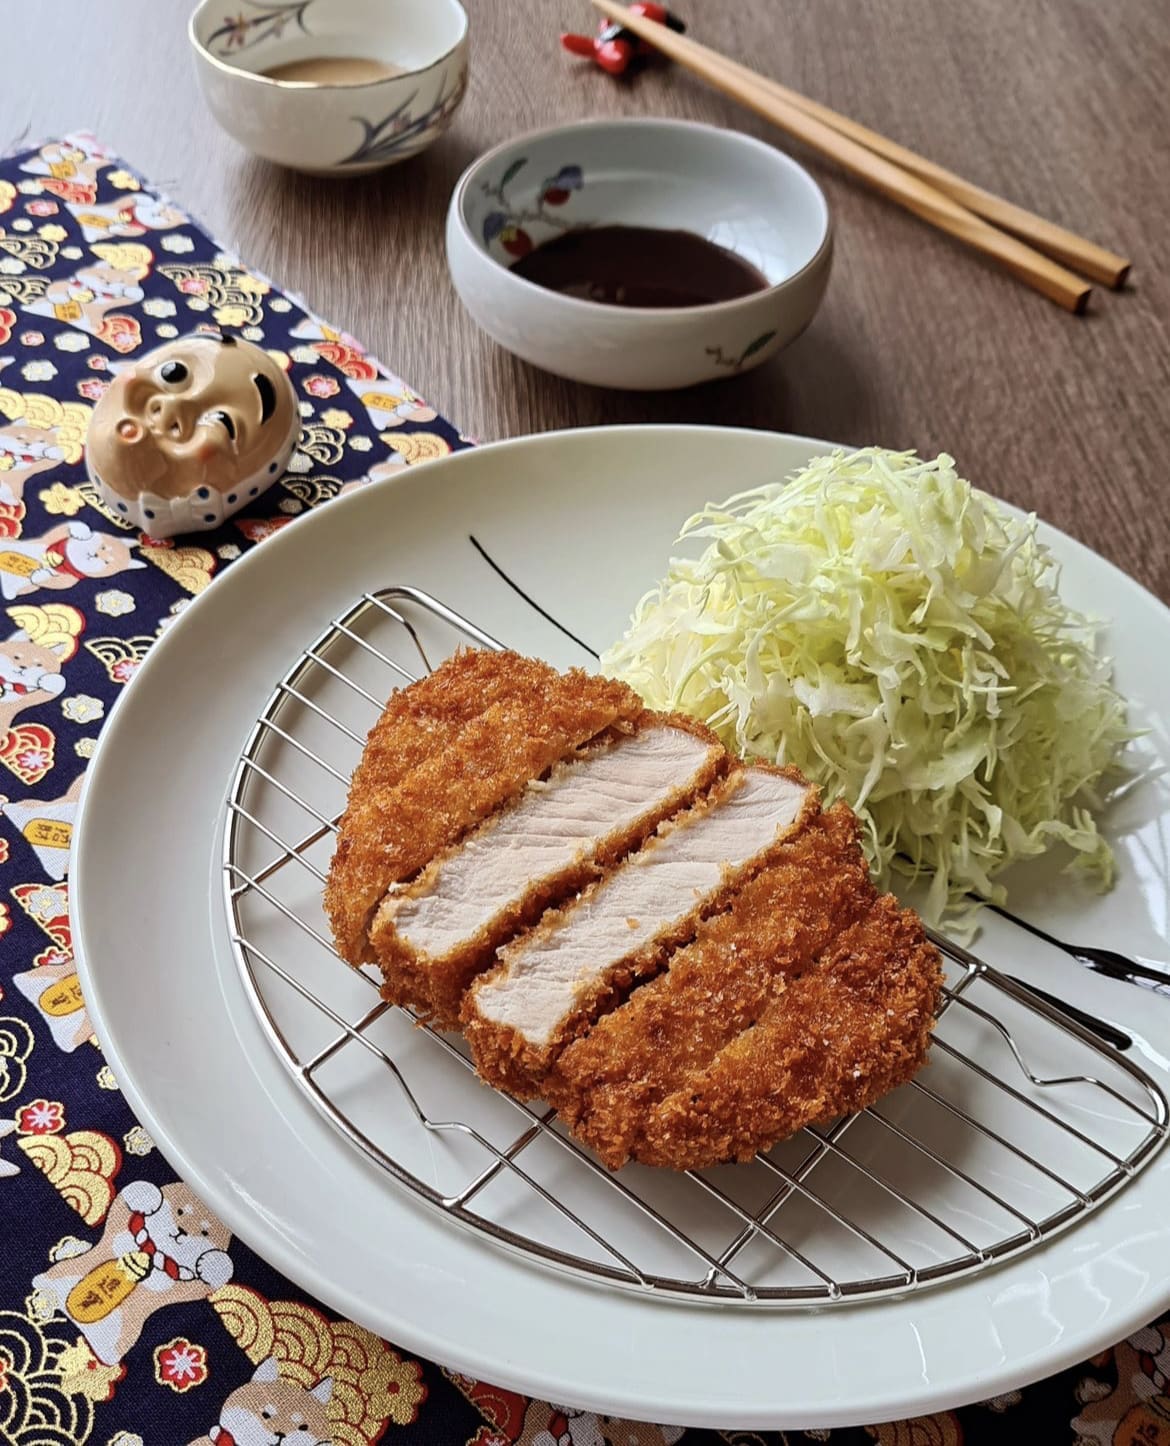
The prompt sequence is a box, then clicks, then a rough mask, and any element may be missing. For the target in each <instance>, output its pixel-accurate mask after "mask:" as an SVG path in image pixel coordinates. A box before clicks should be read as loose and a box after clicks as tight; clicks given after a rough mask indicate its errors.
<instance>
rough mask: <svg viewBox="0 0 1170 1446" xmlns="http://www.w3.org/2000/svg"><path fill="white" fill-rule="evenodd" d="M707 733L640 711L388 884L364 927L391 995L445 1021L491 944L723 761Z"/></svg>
mask: <svg viewBox="0 0 1170 1446" xmlns="http://www.w3.org/2000/svg"><path fill="white" fill-rule="evenodd" d="M725 764H726V755H725V753H724V750H723V748H722V746H721V745H720V744H719V742H718V740H717V739H715V737H714V736H713V735H712V734H709V733H707V732H706V730H705V729H701V728H699V727H697V726H695V725H690V724H687V723H685V722H681V721H673V720H669V719H663V718H659V717H657V716H656V715H654V714H647V715H646V716H645V717H643V718H642V719H640V720H639V722H638V724H637V725H635V727H634V729H633V730H632V731H630V732H611V733H610V734H609V735H608V736H607V737H606V738H604V739H603V740H602V741H601V742H598V743H596V744H593V745H592V746H590V747H588V748H587V749H585V750H584V751H583V752H582V753H580V754H579V755H577V756H575V757H573V758H571V759H569V760H567V761H565V762H562V763H559V764H557V765H556V767H555V768H553V770H552V772H551V774H550V775H549V777H548V778H547V779H540V780H534V781H532V782H531V783H530V784H529V785H528V787H527V788H526V789H525V790H524V792H523V793H522V794H521V795H520V797H519V798H518V799H516V800H515V801H514V802H513V803H511V804H509V805H508V806H506V807H505V808H503V809H501V810H500V811H499V812H498V813H495V814H493V815H492V816H491V817H490V818H488V819H486V820H485V821H484V822H483V823H482V824H480V825H479V826H478V827H477V828H476V829H474V830H473V831H472V832H471V833H470V834H468V835H467V837H466V838H464V839H463V840H462V842H461V843H459V844H458V845H456V846H455V847H453V848H451V849H448V850H447V851H446V852H444V853H443V854H440V855H439V857H438V858H436V859H435V860H434V861H433V862H432V863H431V864H430V865H429V866H428V867H427V868H426V869H424V870H423V872H422V873H421V874H420V875H419V876H418V877H417V878H416V879H415V880H413V881H412V882H411V883H409V884H403V885H393V886H392V887H391V889H390V891H389V893H388V894H387V895H386V898H385V899H384V900H383V902H382V905H381V907H380V908H379V910H378V913H377V916H376V918H375V920H374V924H373V928H372V930H371V940H372V943H373V947H374V952H375V954H376V956H377V959H378V962H379V964H380V966H381V968H382V972H383V975H384V977H385V980H386V984H387V993H388V995H389V996H390V997H397V998H399V999H401V1000H402V1001H404V1002H407V1003H413V1004H415V1005H416V1006H418V1007H422V1008H425V1009H426V1010H427V1012H428V1013H430V1014H431V1015H432V1016H433V1017H434V1018H436V1019H438V1020H440V1021H443V1022H451V1023H454V1022H455V1021H457V1019H458V1016H459V1007H460V1004H461V1002H462V999H463V993H464V991H465V989H466V988H467V986H468V984H469V983H470V982H471V980H472V979H473V978H474V977H475V975H476V974H477V973H478V972H479V971H480V970H481V969H484V968H485V967H486V966H487V965H489V964H490V963H492V962H493V959H494V954H495V950H496V948H497V947H498V946H499V945H500V944H501V943H502V942H504V941H505V940H506V939H509V938H511V937H512V936H513V935H514V934H516V933H517V932H518V931H519V930H520V929H521V928H523V927H526V926H527V925H529V924H532V923H535V921H536V920H537V919H539V917H540V915H541V914H542V913H543V912H544V910H545V909H546V908H547V907H548V905H549V904H550V903H551V902H553V901H558V900H560V899H563V898H565V897H566V896H567V895H568V894H570V893H572V892H574V891H576V890H578V889H580V888H582V887H584V886H585V885H586V884H587V883H589V882H591V881H592V880H594V879H597V878H600V877H601V874H602V871H603V870H604V869H605V868H607V867H609V866H610V865H612V864H614V863H616V862H617V861H618V860H620V859H621V858H622V857H624V855H625V854H626V853H628V852H629V851H630V849H631V848H633V847H635V846H636V845H638V844H640V843H641V842H642V841H643V840H644V839H645V838H646V837H647V836H648V835H649V834H651V833H652V832H653V831H654V829H655V828H656V827H657V826H658V824H659V823H661V821H662V820H663V819H665V818H667V817H669V816H670V815H671V814H673V813H675V812H677V810H678V809H680V808H682V807H684V806H685V805H686V804H688V803H690V802H692V801H693V800H694V798H695V797H696V795H697V794H698V793H699V792H700V791H701V790H703V789H705V788H706V787H707V786H708V785H709V784H710V783H711V782H712V781H713V780H714V778H715V777H716V775H717V774H718V773H719V772H720V771H721V770H722V769H723V768H724V766H725Z"/></svg>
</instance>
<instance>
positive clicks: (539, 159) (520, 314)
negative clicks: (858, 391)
mask: <svg viewBox="0 0 1170 1446" xmlns="http://www.w3.org/2000/svg"><path fill="white" fill-rule="evenodd" d="M588 226H628V227H653V228H659V229H662V230H667V231H670V230H676V231H680V230H681V231H689V232H692V233H694V234H696V235H698V236H700V237H703V238H704V239H705V240H707V241H710V242H713V243H715V244H716V245H717V246H720V247H722V248H724V249H725V250H729V251H732V252H734V253H736V255H737V256H739V257H740V258H742V259H743V260H744V261H746V262H748V263H749V264H750V265H751V266H752V267H753V268H754V269H755V270H756V271H757V272H759V273H762V276H763V279H764V281H765V282H766V283H767V284H766V286H764V287H763V288H762V289H760V290H756V291H752V292H750V293H749V294H747V295H745V296H739V297H737V298H735V299H734V300H731V301H720V302H712V303H707V304H703V305H698V306H666V307H654V308H648V307H634V306H619V305H614V304H611V303H609V302H604V301H595V300H592V299H586V298H584V297H581V296H575V295H566V294H564V293H563V292H560V291H555V290H551V289H549V288H547V287H544V286H540V285H537V284H536V283H535V282H533V281H530V280H527V279H526V278H525V277H523V276H520V275H517V274H516V272H515V271H514V270H512V269H511V268H512V267H513V265H514V264H515V262H516V261H518V260H519V259H520V258H522V257H524V256H526V255H527V254H528V253H529V252H531V251H532V249H533V248H534V247H537V246H540V245H541V244H542V243H544V242H547V241H549V240H551V239H553V238H555V237H557V236H559V235H562V234H564V233H565V232H567V231H570V230H575V229H577V228H579V227H588ZM447 260H448V265H449V267H450V270H451V277H452V280H453V281H454V283H455V288H456V290H457V291H458V293H459V295H460V297H461V298H462V300H463V304H464V305H465V306H466V308H467V310H468V311H469V312H470V313H471V316H472V317H473V318H474V320H475V321H476V322H477V324H478V325H479V326H480V327H481V328H482V329H483V330H484V331H486V332H487V333H488V335H489V336H491V337H493V338H494V339H495V340H496V341H497V342H499V343H500V345H501V346H503V347H506V348H507V349H508V350H509V351H511V352H514V353H515V354H516V355H517V356H519V357H522V358H523V359H524V360H525V361H528V362H531V363H532V364H533V365H534V366H538V367H541V368H542V369H543V370H545V371H549V372H555V373H556V374H557V375H559V376H564V377H569V378H571V379H573V380H574V381H581V382H589V383H592V384H593V385H596V386H605V387H622V388H628V389H632V390H657V389H659V388H671V387H687V386H692V385H694V384H695V383H697V382H705V381H711V380H714V379H716V378H718V377H726V376H733V375H735V374H737V373H739V372H743V371H747V370H749V369H750V368H752V367H755V366H759V364H760V363H761V362H763V361H766V360H767V359H768V358H769V357H770V356H772V355H773V354H774V353H776V352H777V351H779V350H780V348H781V347H783V346H786V345H787V344H788V343H789V342H791V341H793V340H794V339H795V338H796V337H797V336H799V335H800V333H801V332H802V331H803V330H804V329H805V327H806V326H807V325H808V324H809V322H810V321H811V320H812V318H813V315H814V314H815V312H816V309H817V307H818V305H819V304H820V301H821V297H822V296H823V295H824V290H825V286H826V284H827V282H828V278H829V267H830V264H831V261H832V226H831V223H830V219H829V208H828V205H827V204H826V202H825V198H824V195H823V194H822V192H821V189H820V187H819V186H818V185H817V184H816V182H815V181H814V180H813V179H812V177H811V176H810V175H809V174H808V172H807V171H805V170H804V169H803V167H801V166H798V165H797V164H796V162H795V161H793V160H791V159H790V158H789V157H788V156H786V155H784V154H783V153H782V152H781V151H778V150H776V149H775V148H774V147H772V146H769V145H765V144H764V143H763V142H762V141H758V140H754V139H752V138H751V137H750V136H746V135H743V134H741V133H740V132H738V131H731V130H721V129H719V128H718V127H716V126H708V125H699V124H695V123H693V122H689V121H675V120H617V121H584V122H579V123H577V124H573V125H565V126H558V127H555V128H553V129H549V130H543V131H538V132H534V133H532V134H531V135H526V136H522V137H520V138H519V139H516V140H511V141H508V142H506V143H505V144H504V145H501V146H497V147H496V148H495V149H494V150H492V151H489V152H488V153H487V154H486V155H484V156H481V157H480V158H479V160H477V161H475V162H474V163H473V164H472V165H471V167H470V168H469V169H468V170H467V171H465V172H464V174H463V176H462V177H461V178H460V180H459V182H458V184H457V185H456V187H455V192H454V195H453V196H452V198H451V205H450V208H449V210H448V213H447Z"/></svg>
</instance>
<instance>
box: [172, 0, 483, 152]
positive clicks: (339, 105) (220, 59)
mask: <svg viewBox="0 0 1170 1446" xmlns="http://www.w3.org/2000/svg"><path fill="white" fill-rule="evenodd" d="M232 8H233V9H234V8H235V7H232ZM226 9H227V7H225V6H224V5H223V4H222V0H202V3H201V4H200V5H199V6H198V7H197V8H196V10H195V12H194V14H193V15H192V16H191V20H190V23H189V25H188V35H189V37H190V41H191V46H192V49H193V51H194V54H195V68H196V71H197V73H198V75H199V82H200V84H201V86H202V87H203V93H204V95H205V96H206V98H207V103H208V105H209V106H210V107H211V110H212V114H213V115H214V116H215V118H216V120H217V121H218V122H219V123H220V125H221V126H223V128H224V130H225V131H227V132H228V134H229V135H231V136H233V137H234V138H235V139H236V140H237V141H239V143H240V144H241V145H242V146H244V147H245V148H246V149H247V150H249V151H252V152H254V153H255V154H256V155H258V156H263V157H264V158H265V159H266V160H269V161H276V162H277V163H278V164H279V165H282V166H291V167H292V168H293V169H294V170H297V171H308V172H309V173H310V174H312V175H331V176H356V175H361V174H362V173H364V172H366V171H376V170H379V169H380V168H381V167H383V166H392V165H394V164H396V163H397V162H398V161H404V160H406V158H407V157H408V156H413V155H417V154H418V152H419V151H421V150H424V149H425V148H426V147H427V146H429V145H430V144H431V142H432V141H433V140H435V138H436V137H437V136H439V135H441V134H442V133H443V131H445V130H446V129H447V126H448V125H449V124H450V122H451V118H452V116H453V115H454V114H455V111H456V110H457V109H458V107H459V103H460V101H462V99H463V94H464V91H465V90H466V89H467V50H468V47H467V14H466V12H465V11H464V9H463V6H462V5H460V4H459V3H458V0H393V3H391V4H387V3H385V0H281V3H272V0H242V3H241V5H240V8H239V13H238V14H236V15H235V16H232V15H228V14H226ZM337 57H346V58H350V57H353V58H358V59H362V60H366V61H371V60H372V61H380V62H382V63H384V64H386V65H388V66H393V67H397V68H398V70H399V72H400V73H399V74H396V75H390V76H387V77H384V78H382V79H376V80H369V81H362V82H358V83H340V84H339V83H336V82H321V81H315V80H311V81H305V80H275V79H273V78H272V77H271V76H268V75H263V74H261V72H262V71H267V70H271V69H273V67H275V66H282V65H286V64H289V63H291V62H293V61H303V60H317V59H329V58H337Z"/></svg>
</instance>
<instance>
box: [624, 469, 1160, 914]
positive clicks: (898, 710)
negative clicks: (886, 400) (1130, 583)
mask: <svg viewBox="0 0 1170 1446" xmlns="http://www.w3.org/2000/svg"><path fill="white" fill-rule="evenodd" d="M684 538H708V539H710V543H709V545H708V546H707V548H706V550H705V551H704V552H703V553H702V556H701V557H699V558H698V560H697V561H696V560H688V559H683V558H675V559H673V560H672V561H671V563H670V569H669V572H668V574H667V577H666V579H665V580H664V581H663V582H662V583H660V584H659V585H658V586H657V587H655V588H654V589H652V590H651V591H650V592H649V593H647V594H646V596H645V597H644V598H643V599H642V600H641V602H639V604H638V605H637V607H636V609H635V610H634V614H633V618H632V620H631V623H630V626H629V628H628V630H627V632H626V634H625V636H624V637H623V638H622V639H621V641H620V642H618V643H616V644H614V646H613V647H611V648H610V649H609V650H608V651H607V652H606V653H605V655H604V656H603V658H602V667H603V668H604V669H605V670H606V671H608V672H610V673H612V674H614V675H616V676H618V677H621V678H624V679H626V681H627V682H629V683H630V684H631V685H632V686H633V687H634V688H635V689H636V690H637V691H638V692H639V693H640V694H641V695H642V697H643V698H645V700H646V702H647V704H649V705H650V706H651V707H654V708H665V709H679V710H681V711H683V712H686V713H690V714H693V715H695V716H696V717H699V718H702V719H704V720H705V721H706V722H707V723H709V724H710V725H711V727H712V728H714V729H715V730H716V732H717V733H719V735H720V736H721V738H722V739H723V741H724V742H725V743H726V744H727V745H728V747H730V748H732V749H733V750H734V751H736V752H739V753H741V754H743V755H745V756H754V757H758V758H766V759H769V760H775V761H777V762H784V763H794V764H796V765H797V767H799V768H800V769H802V770H803V771H804V773H805V774H806V775H807V776H808V777H809V778H811V779H813V780H814V781H815V782H817V783H819V784H820V785H821V787H822V790H823V792H824V795H825V799H826V802H831V801H832V800H834V799H836V798H844V799H846V801H847V802H848V803H850V804H851V805H852V806H853V808H854V809H855V810H856V811H857V813H858V815H859V817H860V819H861V821H862V825H863V838H864V842H865V846H866V852H867V854H868V856H869V859H870V862H871V865H872V866H873V868H874V870H875V873H876V875H877V877H878V881H879V883H880V884H881V885H882V887H889V884H890V879H891V875H892V873H895V872H896V873H898V874H899V875H902V876H907V877H909V878H910V879H911V880H916V879H920V878H922V879H926V878H929V881H930V882H929V889H928V892H927V894H926V898H925V903H924V906H923V912H924V914H925V916H926V917H927V918H928V919H929V920H930V921H931V922H933V923H937V922H940V921H941V920H943V919H944V918H945V919H947V920H948V921H950V922H951V923H952V926H953V927H954V928H955V929H956V930H957V931H958V932H960V933H962V934H965V935H969V934H970V933H971V932H972V930H973V928H974V922H975V911H976V909H977V907H978V904H977V903H976V902H974V901H973V899H972V897H971V895H972V894H975V895H978V896H981V897H982V898H984V899H988V900H991V901H994V902H999V903H1002V902H1003V901H1004V899H1005V897H1006V895H1005V891H1004V889H1003V888H1002V887H1001V886H1000V885H997V884H995V883H993V878H994V876H995V875H996V874H998V873H999V872H1000V871H1001V870H1002V869H1004V868H1005V867H1006V866H1007V865H1009V864H1011V863H1013V862H1015V861H1016V860H1018V859H1023V858H1028V857H1030V856H1033V855H1037V854H1040V853H1043V852H1044V851H1045V850H1046V849H1047V848H1048V847H1049V846H1050V845H1052V844H1053V843H1056V842H1060V843H1062V844H1065V845H1067V846H1068V847H1069V848H1070V849H1071V850H1072V851H1073V857H1072V860H1071V863H1070V864H1069V867H1070V868H1071V869H1073V870H1075V871H1077V872H1079V873H1081V874H1084V875H1088V876H1091V877H1093V878H1094V879H1095V880H1096V881H1097V883H1098V884H1099V885H1100V886H1101V887H1102V888H1107V887H1108V886H1109V884H1110V883H1111V882H1112V876H1113V855H1112V852H1111V850H1110V848H1109V845H1108V844H1107V843H1106V841H1105V840H1104V839H1103V838H1102V837H1101V835H1100V834H1099V833H1098V831H1097V827H1096V823H1095V821H1094V816H1093V815H1094V810H1099V809H1100V807H1101V806H1102V804H1103V802H1104V798H1105V787H1104V785H1105V782H1106V779H1107V775H1109V774H1110V772H1111V770H1112V769H1114V768H1115V767H1116V766H1117V764H1118V757H1119V752H1120V750H1121V748H1122V747H1123V745H1124V744H1125V742H1126V741H1127V740H1128V739H1129V738H1130V737H1131V736H1132V735H1131V734H1130V733H1129V732H1128V730H1127V727H1126V719H1125V702H1124V700H1123V699H1122V698H1121V696H1120V695H1119V694H1118V693H1117V692H1116V691H1115V690H1114V688H1113V687H1112V686H1111V678H1112V667H1111V664H1110V663H1109V661H1108V660H1107V659H1104V658H1102V657H1100V656H1098V654H1097V651H1096V642H1097V631H1098V629H1097V627H1096V625H1095V624H1094V623H1092V622H1091V621H1090V620H1089V619H1088V618H1087V617H1085V616H1083V615H1082V614H1080V613H1076V612H1074V611H1072V610H1071V609H1070V608H1068V607H1067V606H1066V605H1065V604H1064V603H1063V602H1062V601H1061V599H1060V596H1059V594H1058V591H1057V584H1058V580H1059V565H1058V564H1057V563H1056V561H1055V560H1054V559H1053V557H1052V556H1051V554H1050V553H1049V552H1048V550H1047V548H1045V547H1044V545H1043V544H1042V543H1041V542H1039V541H1038V540H1037V538H1036V522H1035V518H1033V517H1029V518H1027V519H1026V520H1025V521H1018V520H1016V519H1015V518H1014V517H1012V516H1010V515H1009V514H1008V513H1006V512H1005V511H1004V510H1003V509H1002V508H1001V507H1000V506H999V505H998V504H997V503H996V502H995V500H994V499H993V498H991V497H989V496H987V494H986V493H983V492H980V491H978V490H976V489H975V488H973V487H972V486H971V485H970V483H969V482H966V481H964V480H963V478H961V477H960V476H959V475H958V474H957V472H956V470H955V465H954V462H953V461H952V459H951V458H950V457H948V456H946V455H942V456H940V457H938V458H936V459H935V460H934V461H933V462H923V461H920V460H919V459H918V458H917V457H916V456H915V455H914V454H913V453H911V452H889V451H884V450H882V449H880V448H876V447H870V448H866V449H864V450H863V451H859V452H854V453H852V454H851V455H848V454H846V453H844V452H841V451H838V452H834V453H833V454H832V455H831V456H826V457H820V458H817V459H816V460H815V461H813V462H811V463H810V464H809V465H808V466H807V467H805V468H804V469H803V470H801V471H800V472H798V473H797V474H796V475H795V476H794V477H793V478H792V479H791V480H790V481H789V482H787V483H777V484H773V485H769V486H766V487H760V488H757V489H755V490H753V491H751V492H744V493H741V494H740V495H739V496H736V497H733V498H731V499H730V500H729V501H728V502H726V503H725V504H724V505H722V506H713V505H709V506H708V507H707V508H705V509H704V510H703V511H702V512H700V513H698V514H697V515H696V516H694V517H692V518H690V519H689V521H687V523H686V524H685V525H684V527H683V529H682V533H681V535H680V539H679V540H680V541H681V540H682V539H684Z"/></svg>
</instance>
